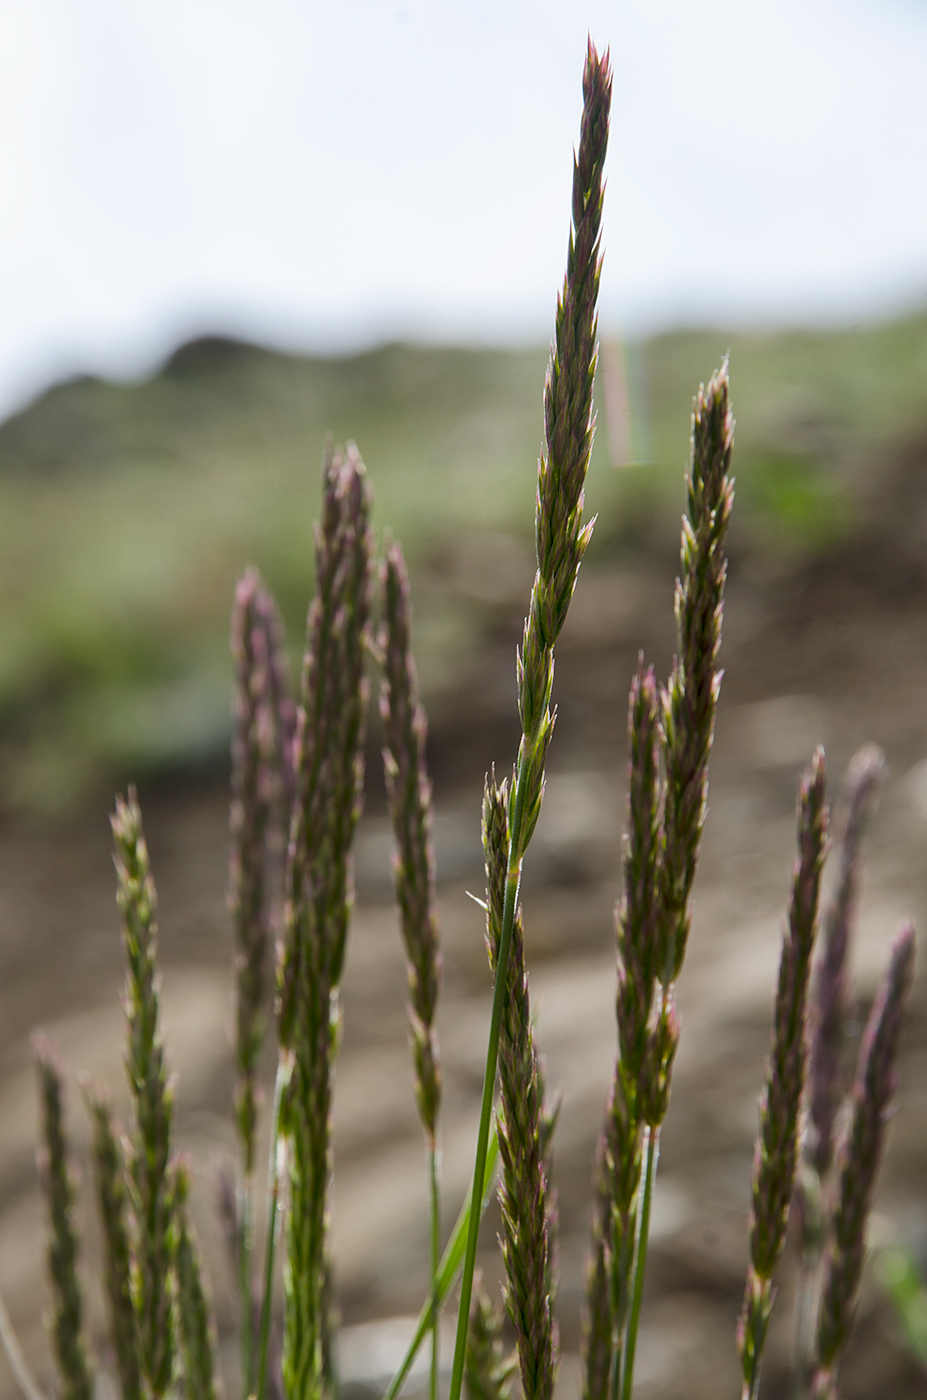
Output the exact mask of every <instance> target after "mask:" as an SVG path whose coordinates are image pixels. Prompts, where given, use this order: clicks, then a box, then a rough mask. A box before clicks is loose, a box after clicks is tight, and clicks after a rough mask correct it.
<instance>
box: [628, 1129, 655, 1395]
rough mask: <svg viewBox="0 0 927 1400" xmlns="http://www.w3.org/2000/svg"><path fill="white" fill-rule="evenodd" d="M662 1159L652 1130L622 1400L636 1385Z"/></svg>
mask: <svg viewBox="0 0 927 1400" xmlns="http://www.w3.org/2000/svg"><path fill="white" fill-rule="evenodd" d="M659 1155H660V1129H659V1128H654V1127H652V1128H650V1129H648V1132H647V1161H646V1164H645V1166H644V1176H643V1180H642V1181H641V1204H640V1211H639V1213H638V1228H637V1247H636V1249H635V1252H634V1289H633V1292H632V1294H631V1312H630V1315H629V1317H628V1330H627V1336H626V1338H625V1348H624V1375H623V1378H622V1385H621V1400H631V1389H632V1387H633V1385H634V1351H635V1348H636V1346H637V1324H638V1322H639V1321H640V1315H641V1300H642V1299H643V1296H644V1271H645V1269H646V1267H647V1240H648V1236H649V1234H650V1206H651V1202H652V1201H653V1184H654V1181H655V1179H656V1175H657V1158H658V1157H659Z"/></svg>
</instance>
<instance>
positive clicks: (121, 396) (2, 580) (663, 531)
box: [0, 314, 927, 814]
mask: <svg viewBox="0 0 927 1400" xmlns="http://www.w3.org/2000/svg"><path fill="white" fill-rule="evenodd" d="M727 351H730V357H731V381H732V395H733V401H734V407H735V413H736V415H737V420H738V427H737V447H736V476H737V490H738V504H737V512H736V525H735V531H734V537H733V540H732V560H733V564H732V567H733V568H734V569H735V570H736V569H738V568H740V569H746V570H749V571H752V573H753V574H754V576H756V577H763V578H765V579H767V580H768V582H769V583H770V585H774V584H775V580H776V579H777V578H778V577H781V575H782V573H783V572H787V571H788V570H790V569H794V568H796V567H800V566H801V565H802V564H803V563H804V562H806V561H807V560H808V559H809V558H821V557H826V555H827V552H828V551H829V550H833V549H835V548H843V549H845V548H846V547H847V545H848V544H849V545H850V546H852V543H853V540H854V538H857V537H859V538H860V539H862V537H863V533H864V527H865V523H866V521H867V518H868V517H869V516H870V515H871V513H872V511H873V510H875V509H877V508H878V501H879V498H880V495H882V494H884V493H885V492H887V491H889V490H890V489H891V486H890V478H891V475H892V472H893V471H894V470H895V466H896V464H897V463H898V462H899V461H900V460H901V459H902V458H903V456H904V453H905V451H906V450H908V449H909V447H910V444H911V443H912V442H917V441H920V442H923V441H927V314H920V315H917V316H912V317H909V318H907V319H905V320H902V321H897V322H895V323H892V324H886V325H881V326H876V327H866V328H862V329H854V330H842V331H831V332H817V333H811V332H801V333H798V332H790V333H777V334H770V335H763V336H760V335H755V336H746V335H736V336H729V335H725V334H724V333H723V331H717V332H698V333H696V332H688V333H679V334H672V335H665V336H661V337H658V338H655V339H653V340H650V341H647V342H645V343H642V344H639V345H637V346H634V347H628V348H627V349H626V350H625V351H624V352H622V353H623V359H624V363H625V365H626V366H627V371H628V372H627V376H626V378H627V382H628V384H629V386H630V389H629V399H630V408H631V424H630V434H629V435H626V436H627V437H628V444H629V445H628V446H627V447H626V448H622V447H621V445H620V444H618V447H617V449H616V444H615V438H616V433H615V430H614V429H615V424H614V422H612V424H611V425H609V424H607V423H606V421H605V420H606V415H605V412H604V399H605V397H606V394H604V393H603V391H602V383H601V381H602V375H603V372H604V373H606V374H608V373H609V372H611V373H612V375H613V379H614V384H613V385H612V386H611V388H612V389H614V388H615V386H617V388H618V389H620V388H621V383H622V379H623V378H624V376H623V374H622V371H621V369H620V368H617V367H616V366H617V364H618V360H617V354H618V352H617V351H616V350H615V349H614V347H609V346H608V345H607V344H606V346H605V353H604V355H603V361H602V365H603V371H600V384H599V390H598V392H597V404H598V407H599V415H600V416H599V432H598V436H597V441H596V449H595V455H594V458H593V465H592V470H591V473H590V478H589V488H588V502H589V506H590V508H591V509H592V510H593V511H598V512H600V523H599V526H598V528H597V530H596V534H595V538H594V541H593V545H592V548H591V550H590V554H589V556H588V560H587V564H586V565H585V566H584V567H585V568H586V569H596V568H603V567H608V566H609V564H611V563H613V562H614V561H616V560H617V559H630V560H633V558H634V557H636V556H637V555H640V554H642V553H647V552H653V551H659V552H660V553H663V552H665V553H666V555H667V558H672V557H673V556H675V553H676V550H677V548H678V518H679V509H680V505H681V487H680V479H681V472H680V468H681V466H682V465H683V464H684V462H685V459H686V452H687V443H688V431H689V422H688V417H689V411H690V407H691V402H692V395H693V392H694V390H695V388H696V387H697V385H698V383H699V381H700V380H705V379H707V378H708V376H709V374H710V373H711V371H712V370H713V369H714V368H715V366H716V365H717V364H718V362H719V361H720V359H721V357H722V356H723V354H724V353H725V352H727ZM546 358H547V355H546V351H545V350H543V349H539V350H536V351H533V350H531V351H518V352H515V351H512V352H506V351H499V350H463V349H438V348H424V347H412V346H407V345H391V346H386V347H383V348H381V349H377V350H373V351H370V352H368V353H366V354H362V355H358V356H355V357H351V358H344V359H317V358H304V357H295V356H287V355H282V354H276V353H271V352H268V351H264V350H261V349H258V348H255V347H253V346H248V345H240V344H237V343H234V342H230V341H223V340H215V339H212V340H202V341H198V342H193V343H191V344H190V345H188V346H185V347H183V348H182V349H181V350H179V351H178V352H177V353H176V354H175V355H174V356H173V357H172V359H171V360H170V361H169V362H168V363H167V365H165V367H164V368H163V370H162V371H161V372H159V373H158V374H156V375H155V376H154V377H152V378H151V379H149V380H147V381H145V382H143V383H139V384H131V385H121V384H112V383H105V382H102V381H99V380H96V379H89V378H87V379H80V380H75V381H73V382H70V383H67V384H64V385H61V386H58V387H56V388H54V389H52V390H50V391H49V392H48V393H47V394H45V395H43V396H42V397H41V398H40V399H39V400H38V401H37V402H36V403H34V404H33V405H31V406H30V407H29V408H27V409H26V410H25V411H23V412H22V413H20V414H18V415H16V416H15V417H13V418H11V419H9V420H8V421H7V422H6V423H4V424H3V425H0V793H2V798H0V809H2V810H7V811H11V810H12V811H18V812H33V813H37V814H55V813H59V814H65V813H68V812H69V811H73V810H74V809H75V808H76V807H77V806H78V805H79V804H80V803H81V802H82V801H83V800H84V799H86V798H87V797H88V795H89V794H90V793H91V792H93V791H94V790H95V789H98V788H99V789H101V790H106V789H110V788H111V787H112V786H113V785H115V784H117V783H121V782H124V781H125V780H126V778H127V777H130V776H131V777H135V778H141V777H144V776H150V775H152V774H165V775H169V774H171V773H174V772H179V771H181V770H183V769H187V768H189V767H190V765H191V764H196V765H200V766H203V765H205V766H210V765H217V766H218V765H221V764H223V763H224V761H225V754H226V752H227V743H228V730H229V680H230V665H229V659H228V645H227V632H228V617H229V609H230V605H231V597H232V589H233V586H234V581H235V579H236V577H237V576H238V574H240V572H241V571H242V569H243V568H244V566H245V565H246V564H248V563H253V564H256V565H257V566H258V567H259V568H260V569H261V571H262V573H263V574H264V576H265V578H266V579H267V580H268V582H269V583H270V585H271V587H272V588H273V590H274V591H275V593H276V595H277V597H278V599H279V601H280V604H281V607H282V609H283V612H284V616H285V619H286V623H287V628H288V632H289V636H290V641H291V644H292V648H293V654H294V660H295V656H296V654H297V652H298V648H299V645H300V642H301V638H302V630H303V622H304V617H305V608H306V603H307V598H308V593H309V589H310V584H311V577H312V572H311V570H312V536H311V526H312V521H313V519H314V516H315V513H316V510H317V505H318V497H319V464H320V460H321V454H322V447H323V442H324V438H325V434H326V432H329V431H330V432H331V433H332V434H333V435H334V438H335V440H336V441H344V440H345V439H346V438H353V439H355V440H356V441H357V443H358V446H359V447H360V450H361V453H362V455H363V457H364V459H365V461H366V463H367V465H368V468H369V470H370V473H371V477H372V481H373V486H374V492H375V498H376V507H375V523H376V526H377V529H378V531H379V532H380V535H381V538H382V532H383V531H384V529H385V528H387V527H389V528H390V529H391V530H392V532H393V534H394V535H395V536H397V537H398V538H399V539H401V541H402V543H403V546H404V548H405V550H406V553H407V557H408V559H409V563H410V572H411V574H412V581H413V589H414V599H415V606H416V643H417V651H418V654H419V657H420V668H421V671H422V680H423V688H424V691H425V696H426V700H428V701H431V702H432V703H440V696H441V694H442V693H443V692H448V691H451V690H455V689H459V688H461V687H463V686H465V685H466V683H467V671H468V666H469V665H470V662H471V661H472V658H473V657H474V655H475V654H476V652H477V650H478V648H479V646H480V642H481V638H482V637H483V636H485V635H486V633H487V630H488V629H489V628H491V627H492V626H493V625H494V624H495V623H496V622H497V621H498V619H499V617H500V615H501V614H502V613H505V614H508V613H510V612H511V611H512V609H513V607H516V606H517V598H518V596H520V593H521V591H522V588H523V584H524V582H525V579H530V575H531V569H532V565H531V542H532V529H533V509H532V501H533V494H534V482H535V473H536V460H537V453H538V450H539V446H540V441H541V432H542V422H541V390H542V384H543V376H544V369H545V365H546ZM609 365H611V366H612V370H611V371H609V369H608V366H609ZM609 427H610V428H611V431H607V428H609ZM610 438H611V443H610V441H609V439H610ZM610 449H611V452H612V454H613V455H620V456H630V457H632V458H635V459H638V460H636V461H635V462H634V464H633V465H627V464H625V463H614V462H611V461H610V460H609V456H610ZM524 596H525V597H527V592H526V591H525V593H524Z"/></svg>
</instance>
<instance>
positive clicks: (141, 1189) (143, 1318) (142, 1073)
mask: <svg viewBox="0 0 927 1400" xmlns="http://www.w3.org/2000/svg"><path fill="white" fill-rule="evenodd" d="M112 828H113V838H114V843H115V855H114V860H115V864H116V877H117V895H116V897H117V902H118V904H119V908H120V910H121V911H122V937H123V944H124V946H125V951H126V962H127V964H128V975H127V978H126V995H125V1003H126V1019H127V1023H128V1046H127V1051H126V1071H127V1073H128V1076H129V1089H130V1091H131V1094H132V1103H133V1110H134V1118H135V1122H134V1124H133V1132H132V1154H131V1157H130V1160H129V1183H130V1197H131V1203H132V1214H133V1218H134V1227H135V1228H134V1237H133V1240H132V1245H133V1266H132V1300H133V1304H134V1308H135V1318H136V1333H137V1337H138V1348H139V1362H140V1367H141V1372H142V1378H143V1383H144V1385H145V1388H146V1393H147V1394H148V1395H150V1396H151V1397H152V1400H155V1398H156V1397H159V1396H162V1395H164V1393H165V1392H166V1391H167V1389H168V1387H169V1385H170V1383H171V1378H172V1375H173V1367H174V1328H173V1300H172V1297H171V1263H172V1258H173V1212H174V1202H173V1192H172V1187H171V1181H170V1174H169V1171H168V1161H169V1157H170V1145H171V1117H172V1112H173V1101H174V1094H173V1089H172V1087H171V1085H170V1083H169V1081H168V1075H167V1066H166V1063H165V1058H164V1046H163V1045H162V1042H161V1033H160V1029H159V1026H158V1017H159V997H158V976H157V966H156V954H157V926H156V923H155V911H156V903H157V902H156V896H155V887H154V880H153V879H152V876H151V867H150V864H149V861H148V848H147V846H146V845H145V838H144V835H143V834H142V814H141V812H140V810H139V807H138V803H137V801H136V797H135V789H134V788H129V797H128V801H127V802H124V801H123V800H122V799H121V798H118V799H117V801H116V813H115V816H114V817H113V818H112Z"/></svg>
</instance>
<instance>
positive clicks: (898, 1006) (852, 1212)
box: [812, 924, 914, 1400]
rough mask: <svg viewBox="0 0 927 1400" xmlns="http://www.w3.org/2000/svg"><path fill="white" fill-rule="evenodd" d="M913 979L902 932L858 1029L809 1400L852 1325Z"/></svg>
mask: <svg viewBox="0 0 927 1400" xmlns="http://www.w3.org/2000/svg"><path fill="white" fill-rule="evenodd" d="M913 975H914V929H913V927H912V926H911V925H910V924H908V925H907V926H906V927H905V928H904V929H902V931H901V933H900V935H899V937H898V940H897V942H896V944H895V947H894V949H893V951H892V958H891V963H890V965H889V969H888V972H887V974H886V976H885V979H884V981H883V983H882V986H881V988H880V989H879V995H878V996H877V998H876V1001H875V1005H874V1006H873V1008H872V1012H871V1014H870V1017H869V1021H868V1024H867V1026H866V1033H865V1035H864V1036H863V1043H862V1046H861V1047H860V1052H859V1066H858V1069H857V1072H856V1083H855V1085H854V1087H853V1098H852V1113H851V1118H850V1123H849V1127H848V1130H847V1133H846V1136H845V1137H844V1140H843V1143H842V1146H841V1149H840V1153H839V1159H838V1164H837V1165H838V1179H839V1190H838V1196H837V1204H836V1208H835V1211H834V1219H833V1226H832V1235H831V1242H830V1246H829V1248H828V1252H827V1257H826V1260H825V1266H824V1285H823V1289H822V1293H821V1303H820V1310H819V1316H818V1329H817V1358H816V1359H817V1368H816V1374H815V1377H814V1382H813V1386H812V1394H813V1396H814V1400H837V1366H838V1363H839V1360H840V1354H841V1352H842V1351H843V1348H844V1347H845V1345H846V1342H847V1338H848V1336H849V1333H850V1328H851V1326H852V1323H853V1315H854V1311H855V1307H856V1296H857V1292H858V1290H859V1281H860V1276H861V1274H862V1269H863V1257H864V1254H865V1232H866V1221H867V1219H868V1216H869V1208H870V1205H871V1202H872V1193H873V1189H874V1186H875V1178H876V1173H877V1172H878V1169H879V1162H880V1161H881V1158H882V1150H883V1148H884V1146H885V1132H886V1127H887V1124H888V1115H889V1109H890V1104H891V1098H892V1094H893V1093H894V1091H895V1060H896V1057H897V1053H898V1037H899V1033H900V1031H901V1022H902V1017H903V1015H904V1008H905V1003H906V1002H907V998H908V994H909V992H910V990H911V980H912V977H913Z"/></svg>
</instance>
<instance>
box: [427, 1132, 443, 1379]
mask: <svg viewBox="0 0 927 1400" xmlns="http://www.w3.org/2000/svg"><path fill="white" fill-rule="evenodd" d="M428 1157H429V1168H430V1176H431V1296H432V1299H434V1298H435V1297H436V1294H437V1289H438V1268H439V1263H440V1258H441V1200H440V1196H439V1194H438V1148H437V1145H436V1144H435V1142H434V1141H433V1140H432V1142H431V1143H430V1144H429V1150H428ZM438 1361H439V1357H438V1309H437V1305H434V1306H433V1307H432V1316H431V1387H430V1390H429V1396H430V1400H437V1396H438Z"/></svg>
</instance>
